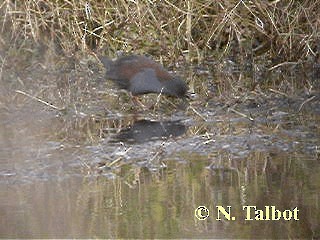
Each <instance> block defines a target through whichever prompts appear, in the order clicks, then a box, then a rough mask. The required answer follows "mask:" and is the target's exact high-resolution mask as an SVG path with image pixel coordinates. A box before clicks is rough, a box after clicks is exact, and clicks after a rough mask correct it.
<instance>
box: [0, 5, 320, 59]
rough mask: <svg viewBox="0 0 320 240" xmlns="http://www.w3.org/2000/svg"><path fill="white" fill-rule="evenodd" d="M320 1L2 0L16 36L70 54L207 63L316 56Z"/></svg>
mask: <svg viewBox="0 0 320 240" xmlns="http://www.w3.org/2000/svg"><path fill="white" fill-rule="evenodd" d="M319 9H320V3H319V1H293V0H286V1H239V0H238V1H235V0H224V1H209V2H208V1H201V0H198V1H190V0H184V1H176V2H172V1H167V0H164V1H156V0H153V1H152V0H148V1H147V0H144V1H124V0H120V1H94V2H93V1H92V2H90V1H72V0H71V1H58V0H56V1H41V0H27V1H12V0H5V1H3V3H2V4H1V5H0V13H1V16H2V17H0V21H1V22H0V23H1V32H2V33H8V32H9V33H10V36H9V37H8V39H10V41H11V42H15V43H18V44H21V40H27V39H32V40H34V41H35V42H37V43H45V44H49V43H52V42H54V43H55V45H56V46H58V47H60V48H62V50H63V51H64V52H65V53H70V52H74V51H76V50H97V49H100V50H101V49H104V50H105V52H106V54H109V55H112V54H115V52H116V51H124V52H138V53H149V54H152V55H159V56H165V57H166V58H169V59H171V60H172V59H177V58H178V57H179V56H182V55H183V56H185V57H186V58H187V60H190V61H194V60H195V61H197V62H201V61H202V60H203V59H204V58H205V57H208V56H215V57H224V56H226V55H234V54H235V53H240V54H241V55H243V56H245V55H253V56H259V55H262V54H267V55H268V57H269V58H270V59H272V58H279V61H278V62H280V63H281V62H298V61H299V60H304V59H306V58H309V57H314V56H316V51H317V45H318V44H319V26H320V21H319V17H318V10H319Z"/></svg>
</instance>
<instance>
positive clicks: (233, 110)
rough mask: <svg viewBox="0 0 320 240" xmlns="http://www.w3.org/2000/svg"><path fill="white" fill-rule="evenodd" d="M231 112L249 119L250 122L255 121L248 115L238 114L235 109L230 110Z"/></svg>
mask: <svg viewBox="0 0 320 240" xmlns="http://www.w3.org/2000/svg"><path fill="white" fill-rule="evenodd" d="M229 109H230V111H231V112H234V113H236V114H238V115H240V116H242V117H245V118H248V119H249V120H250V121H254V119H253V118H252V117H249V116H248V115H246V114H244V113H241V112H238V111H237V110H235V109H233V108H229Z"/></svg>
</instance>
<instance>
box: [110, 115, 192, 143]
mask: <svg viewBox="0 0 320 240" xmlns="http://www.w3.org/2000/svg"><path fill="white" fill-rule="evenodd" d="M185 132H186V126H185V125H184V124H182V123H181V122H180V121H162V122H161V121H159V122H157V121H150V120H145V119H143V120H139V121H136V122H134V123H133V124H132V125H131V126H129V127H128V128H125V129H121V131H120V132H119V133H118V134H117V135H116V136H115V137H114V141H115V142H119V141H120V142H130V143H143V142H148V141H155V140H159V139H167V138H169V137H178V136H181V135H182V134H184V133H185Z"/></svg>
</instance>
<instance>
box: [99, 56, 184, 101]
mask: <svg viewBox="0 0 320 240" xmlns="http://www.w3.org/2000/svg"><path fill="white" fill-rule="evenodd" d="M99 59H100V60H101V62H102V63H103V65H104V67H105V68H106V70H107V71H106V77H107V79H110V80H112V81H113V82H115V83H116V84H117V85H118V86H119V87H120V88H121V89H126V90H127V91H129V92H131V93H132V95H134V96H135V95H140V94H146V93H161V94H165V95H168V96H173V97H184V96H185V95H186V93H187V90H188V88H187V85H186V83H185V82H184V81H183V80H182V79H180V77H178V76H175V75H172V74H170V73H169V72H168V71H167V70H165V69H164V68H163V67H162V66H161V65H160V64H159V63H157V62H155V61H153V60H152V59H150V58H148V57H145V56H139V55H131V56H124V57H120V58H118V59H117V60H115V61H112V60H110V59H109V58H107V57H99Z"/></svg>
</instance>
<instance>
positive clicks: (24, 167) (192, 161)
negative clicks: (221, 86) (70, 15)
mask: <svg viewBox="0 0 320 240" xmlns="http://www.w3.org/2000/svg"><path fill="white" fill-rule="evenodd" d="M31 70H32V71H31ZM14 71H15V70H13V69H10V68H7V69H6V68H4V69H3V73H2V79H1V81H2V83H3V84H2V86H1V89H0V90H1V97H0V103H1V105H0V213H1V220H0V236H1V237H2V238H129V237H130V238H317V237H319V236H320V221H319V219H320V201H319V199H320V195H319V193H320V191H319V189H320V178H319V171H320V162H319V152H320V150H319V146H320V138H319V136H320V131H319V106H320V105H319V95H317V94H316V95H315V96H316V97H315V98H313V99H311V100H310V101H308V102H305V100H307V99H308V96H306V95H303V94H300V95H295V96H294V97H289V96H283V95H279V94H277V93H274V92H268V94H266V95H262V94H261V95H256V93H252V94H251V95H250V94H249V95H248V96H247V98H245V99H241V100H235V101H234V102H232V101H231V102H230V101H229V100H226V99H223V98H219V97H212V98H210V99H209V100H208V99H206V98H205V97H204V96H201V95H199V96H198V97H197V98H196V99H193V100H188V102H183V101H177V100H171V99H162V100H161V101H160V103H159V105H157V107H156V108H155V109H151V110H141V109H139V108H135V107H134V106H133V105H132V102H131V100H130V98H129V97H128V96H127V95H126V93H124V92H119V91H117V90H114V89H112V85H109V84H108V83H107V84H106V83H105V82H104V81H102V79H101V78H103V77H102V76H103V74H100V75H99V74H98V75H97V73H93V72H90V71H88V72H81V71H80V73H78V71H72V70H70V71H66V72H57V71H56V70H54V69H49V70H48V69H45V68H44V69H41V68H37V69H36V68H35V69H33V68H32V69H29V71H24V72H23V73H21V74H22V75H21V74H20V75H19V76H20V77H17V75H15V74H12V72H14ZM97 76H98V77H97ZM89 80H90V81H89ZM201 81H203V80H201ZM16 90H19V91H22V92H24V93H27V94H30V95H32V96H34V97H36V98H37V99H35V98H31V97H30V96H26V95H25V94H21V93H20V92H16ZM40 100H43V101H46V102H48V103H50V104H53V105H54V106H56V107H57V108H61V109H62V108H64V110H63V111H58V110H56V109H55V108H53V107H52V106H48V105H46V104H44V103H43V102H41V101H40ZM143 101H144V103H147V104H149V103H150V101H151V103H154V102H155V101H157V96H149V97H145V98H144V99H143ZM304 102H305V103H304ZM302 103H304V104H302ZM199 206H205V207H206V208H207V209H208V210H209V217H208V218H207V219H206V220H203V221H200V220H198V219H197V218H196V217H195V210H196V209H197V207H199ZM217 206H223V207H224V208H225V209H227V206H230V207H231V212H232V216H234V217H235V220H234V221H232V220H228V218H226V217H224V216H222V218H221V220H217V217H218V216H217V214H218V213H217ZM244 206H256V207H257V209H260V210H265V208H266V206H267V207H268V206H275V207H276V209H278V210H281V211H282V212H283V211H285V210H288V211H293V210H294V209H295V208H296V209H298V210H299V212H298V219H299V220H294V219H293V218H291V220H285V219H280V220H265V221H257V220H252V221H247V220H245V218H246V214H245V213H246V212H245V211H243V207H244ZM288 211H287V213H288ZM260 213H261V212H260ZM251 214H252V216H251V217H252V218H254V217H256V214H255V213H253V212H252V213H251ZM263 214H266V212H263ZM260 216H261V215H260ZM265 218H266V217H265Z"/></svg>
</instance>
